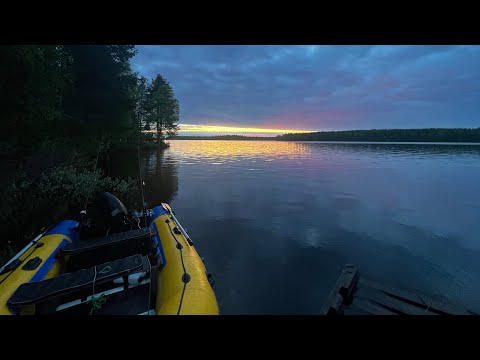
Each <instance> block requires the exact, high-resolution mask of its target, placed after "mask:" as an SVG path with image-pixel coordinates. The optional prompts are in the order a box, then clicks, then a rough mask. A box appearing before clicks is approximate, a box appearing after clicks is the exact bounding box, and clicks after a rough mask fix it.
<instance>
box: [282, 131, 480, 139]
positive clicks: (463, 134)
mask: <svg viewBox="0 0 480 360" xmlns="http://www.w3.org/2000/svg"><path fill="white" fill-rule="evenodd" d="M276 139H277V140H287V141H378V142H383V141H391V142H480V128H472V129H468V128H467V129H459V128H454V129H445V128H428V129H374V130H348V131H320V132H312V133H302V134H284V135H279V136H277V137H276Z"/></svg>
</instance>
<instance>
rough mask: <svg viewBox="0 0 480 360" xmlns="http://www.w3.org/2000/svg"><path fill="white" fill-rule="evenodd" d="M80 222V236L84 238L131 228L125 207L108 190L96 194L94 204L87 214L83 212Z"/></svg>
mask: <svg viewBox="0 0 480 360" xmlns="http://www.w3.org/2000/svg"><path fill="white" fill-rule="evenodd" d="M80 223H81V228H80V237H81V238H82V239H84V240H85V239H88V238H92V237H100V236H106V235H108V234H113V233H117V232H122V231H127V230H130V228H131V220H130V218H129V215H128V211H127V208H126V207H125V205H123V203H122V202H121V201H120V199H118V198H117V197H116V196H115V195H112V194H110V193H109V192H100V193H98V194H97V196H96V198H95V203H94V206H93V207H92V208H91V209H90V210H89V211H88V214H83V219H82V220H81V221H80Z"/></svg>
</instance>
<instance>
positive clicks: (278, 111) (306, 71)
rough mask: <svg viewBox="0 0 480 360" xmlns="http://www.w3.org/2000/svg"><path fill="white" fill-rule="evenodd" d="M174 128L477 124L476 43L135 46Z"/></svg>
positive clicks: (137, 64) (233, 130) (252, 130)
mask: <svg viewBox="0 0 480 360" xmlns="http://www.w3.org/2000/svg"><path fill="white" fill-rule="evenodd" d="M137 49H138V54H137V55H136V56H135V57H134V58H133V60H132V67H133V70H134V71H136V72H138V73H139V74H140V75H143V76H146V77H147V78H152V77H154V76H155V75H156V74H161V75H162V76H164V77H165V78H166V79H167V80H168V81H169V82H170V84H171V85H172V87H173V90H174V92H175V95H176V97H177V98H178V100H179V102H180V122H179V123H180V129H181V131H180V133H179V134H180V135H212V134H242V135H258V136H275V135H277V134H281V133H285V132H295V131H302V130H303V131H328V130H354V129H375V128H376V129H379V128H380V129H385V128H424V127H480V46H443V45H431V46H420V45H415V46H403V45H402V46H401V45H392V46H386V45H381V46H380V45H378V46H340V45H331V46H323V45H320V46H317V45H306V46H304V45H292V46H279V45H275V46H273V45H254V46H247V45H208V46H206V45H168V46H166V45H139V46H137Z"/></svg>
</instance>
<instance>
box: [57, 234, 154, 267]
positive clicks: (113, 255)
mask: <svg viewBox="0 0 480 360" xmlns="http://www.w3.org/2000/svg"><path fill="white" fill-rule="evenodd" d="M151 247H152V243H151V242H150V229H149V228H142V229H136V230H130V231H125V232H121V233H115V234H112V235H109V236H105V237H99V238H93V239H89V240H86V241H78V242H74V243H70V244H68V245H66V246H65V247H64V248H63V249H62V250H61V252H60V253H61V256H62V257H66V258H68V261H67V271H69V272H71V271H77V270H79V269H83V268H89V267H92V266H94V265H95V264H101V263H104V262H108V261H113V260H116V259H119V258H124V257H127V256H130V255H134V254H142V255H147V254H148V253H149V251H150V249H151Z"/></svg>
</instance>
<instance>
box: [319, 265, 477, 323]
mask: <svg viewBox="0 0 480 360" xmlns="http://www.w3.org/2000/svg"><path fill="white" fill-rule="evenodd" d="M322 314H323V315H477V314H476V313H474V312H472V311H470V310H465V309H460V308H458V307H456V306H453V305H451V304H447V303H444V302H439V301H435V300H432V299H429V298H426V297H425V296H420V295H418V294H414V293H411V292H407V291H404V290H399V289H394V288H390V287H386V286H384V285H382V284H380V283H377V282H374V281H370V280H368V279H364V278H363V277H361V276H360V273H359V271H358V269H357V268H356V267H355V266H354V265H350V264H348V265H345V267H344V268H343V270H342V273H341V274H340V277H339V278H338V280H337V283H336V284H335V286H334V288H333V289H332V291H331V293H330V296H329V298H328V301H327V303H326V304H325V306H324V308H323V309H322Z"/></svg>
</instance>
